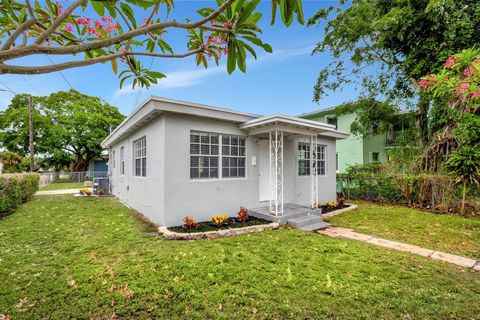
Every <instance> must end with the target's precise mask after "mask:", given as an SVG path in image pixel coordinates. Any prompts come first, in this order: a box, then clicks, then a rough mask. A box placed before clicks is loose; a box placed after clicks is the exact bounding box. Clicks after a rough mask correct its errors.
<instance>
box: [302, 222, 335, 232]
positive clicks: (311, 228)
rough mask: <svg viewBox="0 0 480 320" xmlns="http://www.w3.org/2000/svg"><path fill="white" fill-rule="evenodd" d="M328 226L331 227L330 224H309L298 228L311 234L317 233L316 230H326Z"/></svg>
mask: <svg viewBox="0 0 480 320" xmlns="http://www.w3.org/2000/svg"><path fill="white" fill-rule="evenodd" d="M330 226H331V224H330V223H326V222H320V223H314V224H310V225H308V226H304V227H302V228H300V230H303V231H307V232H312V231H317V230H324V229H326V228H328V227H330Z"/></svg>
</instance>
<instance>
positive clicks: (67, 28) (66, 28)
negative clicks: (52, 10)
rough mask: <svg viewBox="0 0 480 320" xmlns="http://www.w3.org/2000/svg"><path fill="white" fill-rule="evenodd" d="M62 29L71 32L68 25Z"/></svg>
mask: <svg viewBox="0 0 480 320" xmlns="http://www.w3.org/2000/svg"><path fill="white" fill-rule="evenodd" d="M63 30H65V31H68V32H73V27H72V26H70V25H68V26H65V27H63Z"/></svg>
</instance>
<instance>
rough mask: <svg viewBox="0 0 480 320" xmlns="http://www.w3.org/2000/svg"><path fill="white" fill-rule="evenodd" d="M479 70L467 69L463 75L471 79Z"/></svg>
mask: <svg viewBox="0 0 480 320" xmlns="http://www.w3.org/2000/svg"><path fill="white" fill-rule="evenodd" d="M477 71H478V70H477V68H474V67H468V68H467V69H465V70H464V71H463V75H464V76H465V77H471V76H472V75H473V74H474V73H475V72H477Z"/></svg>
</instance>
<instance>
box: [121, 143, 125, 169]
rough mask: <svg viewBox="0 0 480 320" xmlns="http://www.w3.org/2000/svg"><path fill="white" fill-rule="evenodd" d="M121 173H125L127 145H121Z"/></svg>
mask: <svg viewBox="0 0 480 320" xmlns="http://www.w3.org/2000/svg"><path fill="white" fill-rule="evenodd" d="M120 175H122V176H124V175H125V146H123V145H122V146H120Z"/></svg>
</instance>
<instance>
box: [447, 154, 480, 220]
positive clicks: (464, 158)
mask: <svg viewBox="0 0 480 320" xmlns="http://www.w3.org/2000/svg"><path fill="white" fill-rule="evenodd" d="M445 168H446V169H447V171H448V172H449V173H450V174H451V175H453V176H454V177H455V178H456V181H457V183H461V184H462V186H463V191H462V207H461V209H460V213H462V214H463V213H464V211H465V200H466V197H467V187H468V185H479V184H480V145H477V146H462V147H460V148H459V149H458V150H457V151H456V152H455V153H453V154H452V155H450V157H449V158H448V160H447V161H446V162H445Z"/></svg>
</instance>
